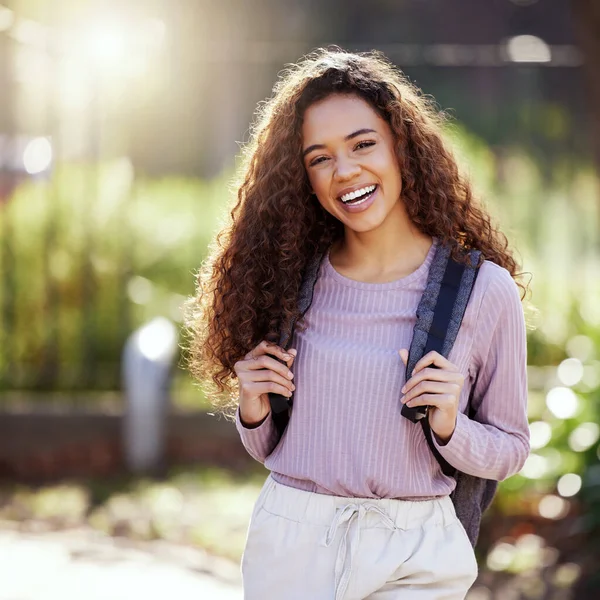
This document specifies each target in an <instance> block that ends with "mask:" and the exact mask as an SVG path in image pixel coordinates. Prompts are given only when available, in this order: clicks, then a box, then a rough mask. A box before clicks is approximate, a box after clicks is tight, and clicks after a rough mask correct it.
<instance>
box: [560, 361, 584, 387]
mask: <svg viewBox="0 0 600 600" xmlns="http://www.w3.org/2000/svg"><path fill="white" fill-rule="evenodd" d="M557 374H558V378H559V380H560V382H561V383H562V384H563V385H566V386H569V387H570V386H573V385H577V384H578V383H579V382H580V381H581V378H582V377H583V364H582V362H581V361H580V360H579V359H578V358H567V359H566V360H563V361H562V362H561V363H560V365H558V370H557Z"/></svg>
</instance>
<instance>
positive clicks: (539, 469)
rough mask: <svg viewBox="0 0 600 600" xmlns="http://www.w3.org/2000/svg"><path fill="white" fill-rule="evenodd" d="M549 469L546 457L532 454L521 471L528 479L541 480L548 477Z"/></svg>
mask: <svg viewBox="0 0 600 600" xmlns="http://www.w3.org/2000/svg"><path fill="white" fill-rule="evenodd" d="M549 468H550V464H549V462H548V459H547V458H546V457H544V456H540V455H539V454H535V453H531V454H530V455H529V456H528V457H527V460H526V461H525V464H524V465H523V468H522V469H521V475H523V477H527V479H540V477H544V475H546V473H547V472H548V470H549Z"/></svg>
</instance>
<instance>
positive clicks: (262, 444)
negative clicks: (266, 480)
mask: <svg viewBox="0 0 600 600" xmlns="http://www.w3.org/2000/svg"><path fill="white" fill-rule="evenodd" d="M235 426H236V428H237V430H238V432H239V434H240V438H241V440H242V444H244V448H246V450H247V451H248V454H249V455H250V456H251V457H252V458H254V459H255V460H257V461H258V462H261V463H264V462H265V460H266V458H267V457H268V456H269V454H271V452H273V450H274V449H275V446H277V442H278V441H279V437H278V435H277V429H276V428H275V424H274V423H273V419H272V418H271V413H269V414H268V415H267V416H266V417H265V419H264V420H263V421H262V422H261V423H260V424H258V425H256V426H252V427H247V426H246V425H244V423H242V420H241V418H240V408H239V406H238V409H237V411H236V413H235Z"/></svg>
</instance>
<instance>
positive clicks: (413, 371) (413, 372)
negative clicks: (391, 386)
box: [410, 367, 417, 377]
mask: <svg viewBox="0 0 600 600" xmlns="http://www.w3.org/2000/svg"><path fill="white" fill-rule="evenodd" d="M416 370H417V369H416V367H415V368H414V369H413V370H412V373H411V374H410V375H411V377H412V376H413V375H414V374H415V371H416Z"/></svg>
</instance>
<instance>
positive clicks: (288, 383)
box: [233, 340, 296, 427]
mask: <svg viewBox="0 0 600 600" xmlns="http://www.w3.org/2000/svg"><path fill="white" fill-rule="evenodd" d="M269 355H271V356H269ZM273 356H276V357H277V358H280V359H281V360H283V361H284V362H285V364H282V363H280V362H279V361H278V360H276V359H275V358H273ZM295 356H296V350H294V349H290V350H288V351H287V352H286V351H285V350H284V349H283V348H281V347H280V346H278V345H277V344H273V343H271V342H268V341H266V340H263V341H262V342H261V343H260V344H258V346H256V347H255V348H253V349H252V350H250V352H248V354H246V356H245V357H244V359H243V360H239V361H238V362H236V363H235V365H234V366H233V370H234V371H235V373H236V375H237V377H238V380H239V389H240V398H239V401H240V418H241V420H242V423H243V424H244V425H247V426H250V427H251V426H252V425H256V424H258V423H260V422H261V421H263V420H264V419H265V417H267V415H268V414H269V412H270V411H271V405H270V404H269V393H275V394H281V395H283V396H286V397H287V398H289V397H290V396H291V395H292V392H293V391H294V390H295V389H296V387H295V386H294V384H293V382H292V379H293V377H294V374H293V373H292V372H291V371H290V369H289V367H291V366H292V363H293V361H294V358H295Z"/></svg>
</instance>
